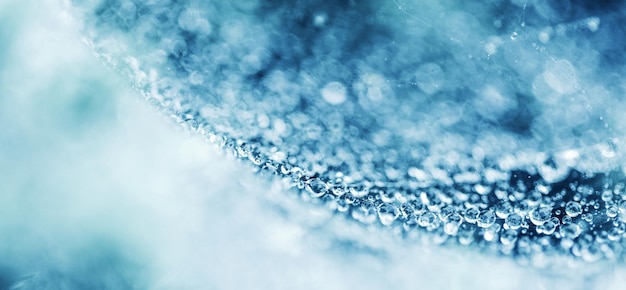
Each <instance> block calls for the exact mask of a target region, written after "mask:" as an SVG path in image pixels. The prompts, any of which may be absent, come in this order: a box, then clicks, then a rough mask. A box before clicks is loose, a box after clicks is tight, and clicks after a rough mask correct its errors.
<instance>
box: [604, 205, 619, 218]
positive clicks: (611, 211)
mask: <svg viewBox="0 0 626 290" xmlns="http://www.w3.org/2000/svg"><path fill="white" fill-rule="evenodd" d="M618 214H619V209H618V208H617V206H615V205H614V204H612V205H609V206H608V207H607V208H606V215H607V216H608V217H610V218H614V217H616V216H617V215H618Z"/></svg>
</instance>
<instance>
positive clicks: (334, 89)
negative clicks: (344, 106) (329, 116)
mask: <svg viewBox="0 0 626 290" xmlns="http://www.w3.org/2000/svg"><path fill="white" fill-rule="evenodd" d="M347 93H348V92H347V90H346V87H345V86H344V85H343V84H342V83H340V82H330V83H328V84H326V85H325V86H324V87H323V88H322V98H323V99H324V101H326V102H327V103H329V104H331V105H339V104H341V103H343V102H345V101H346V99H347Z"/></svg>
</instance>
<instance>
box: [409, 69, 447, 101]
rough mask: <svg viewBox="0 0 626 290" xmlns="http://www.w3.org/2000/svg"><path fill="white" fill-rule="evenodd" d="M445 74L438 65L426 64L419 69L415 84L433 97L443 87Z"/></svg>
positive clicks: (416, 73)
mask: <svg viewBox="0 0 626 290" xmlns="http://www.w3.org/2000/svg"><path fill="white" fill-rule="evenodd" d="M445 77H446V76H445V73H444V71H443V69H441V67H440V66H439V65H437V64H436V63H426V64H423V65H421V66H420V67H418V68H417V71H416V72H415V84H417V87H418V88H419V89H420V90H422V92H424V93H426V94H427V95H432V94H434V93H436V92H438V91H439V90H441V88H442V87H443V84H444V82H445Z"/></svg>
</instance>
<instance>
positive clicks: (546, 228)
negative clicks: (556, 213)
mask: <svg viewBox="0 0 626 290" xmlns="http://www.w3.org/2000/svg"><path fill="white" fill-rule="evenodd" d="M558 225H559V219H558V218H557V217H553V218H551V219H550V220H548V221H547V222H545V223H544V224H542V225H540V226H537V228H536V230H537V233H538V234H544V235H551V234H553V233H554V231H555V230H556V227H557V226H558Z"/></svg>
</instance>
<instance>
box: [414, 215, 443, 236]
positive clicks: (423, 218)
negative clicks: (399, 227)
mask: <svg viewBox="0 0 626 290" xmlns="http://www.w3.org/2000/svg"><path fill="white" fill-rule="evenodd" d="M417 223H418V224H419V225H420V226H421V227H425V228H426V229H427V230H429V231H432V230H434V229H436V228H438V227H439V223H440V222H439V219H438V218H437V216H436V215H435V214H434V213H432V212H426V213H423V214H421V215H420V217H419V218H418V219H417Z"/></svg>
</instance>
